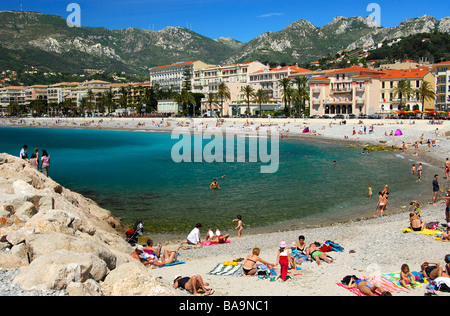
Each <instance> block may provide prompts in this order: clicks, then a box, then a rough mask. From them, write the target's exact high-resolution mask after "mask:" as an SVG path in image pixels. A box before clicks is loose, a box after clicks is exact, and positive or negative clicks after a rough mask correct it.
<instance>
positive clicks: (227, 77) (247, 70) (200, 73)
mask: <svg viewBox="0 0 450 316" xmlns="http://www.w3.org/2000/svg"><path fill="white" fill-rule="evenodd" d="M264 68H265V66H264V65H263V64H261V63H260V62H259V61H252V62H245V63H237V64H228V65H211V66H210V67H207V68H201V69H198V70H197V71H195V72H194V85H193V92H199V93H204V94H205V95H206V94H208V93H210V92H211V93H216V92H217V91H218V89H219V85H220V83H222V82H224V83H226V84H228V83H243V84H247V83H248V82H249V75H250V74H251V73H253V72H256V71H258V70H262V69H264Z"/></svg>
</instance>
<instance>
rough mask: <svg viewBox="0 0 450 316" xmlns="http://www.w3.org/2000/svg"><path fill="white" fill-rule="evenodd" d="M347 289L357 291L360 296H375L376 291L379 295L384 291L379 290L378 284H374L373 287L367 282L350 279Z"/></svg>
mask: <svg viewBox="0 0 450 316" xmlns="http://www.w3.org/2000/svg"><path fill="white" fill-rule="evenodd" d="M347 287H348V288H349V289H352V288H353V289H358V290H359V291H360V292H361V293H362V294H364V295H367V296H375V294H376V291H377V290H378V291H379V293H380V294H383V293H384V290H383V289H382V288H381V286H380V285H379V283H378V282H375V283H374V284H373V285H371V284H370V283H369V282H368V281H366V280H362V279H358V278H356V279H355V278H351V279H350V282H349V284H348V285H347Z"/></svg>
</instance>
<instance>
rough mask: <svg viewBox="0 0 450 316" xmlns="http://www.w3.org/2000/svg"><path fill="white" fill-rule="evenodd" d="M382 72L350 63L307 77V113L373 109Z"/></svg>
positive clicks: (366, 112)
mask: <svg viewBox="0 0 450 316" xmlns="http://www.w3.org/2000/svg"><path fill="white" fill-rule="evenodd" d="M383 75H384V73H383V72H380V71H375V70H372V69H367V68H364V67H359V66H352V67H349V68H345V69H338V70H335V71H332V72H328V73H327V74H325V75H323V76H321V77H318V78H311V79H309V83H310V98H311V100H310V105H311V115H336V114H355V115H371V114H374V113H376V111H377V110H378V104H379V95H380V87H381V84H380V82H381V77H382V76H383Z"/></svg>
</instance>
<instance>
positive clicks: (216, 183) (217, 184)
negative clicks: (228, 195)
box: [209, 179, 220, 190]
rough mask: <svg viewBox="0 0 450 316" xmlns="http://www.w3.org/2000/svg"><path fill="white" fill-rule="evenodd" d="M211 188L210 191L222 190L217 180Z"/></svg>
mask: <svg viewBox="0 0 450 316" xmlns="http://www.w3.org/2000/svg"><path fill="white" fill-rule="evenodd" d="M209 188H210V189H215V190H216V189H219V190H220V186H219V183H218V182H217V180H216V179H214V181H213V182H212V183H211V184H210V186H209Z"/></svg>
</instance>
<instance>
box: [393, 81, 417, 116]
mask: <svg viewBox="0 0 450 316" xmlns="http://www.w3.org/2000/svg"><path fill="white" fill-rule="evenodd" d="M393 93H394V95H395V96H397V98H399V99H400V104H399V109H400V110H403V100H404V99H408V98H410V97H411V96H412V95H413V89H412V88H411V82H410V81H409V80H406V79H402V80H400V81H399V82H398V84H397V87H395V88H394V90H393Z"/></svg>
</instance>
